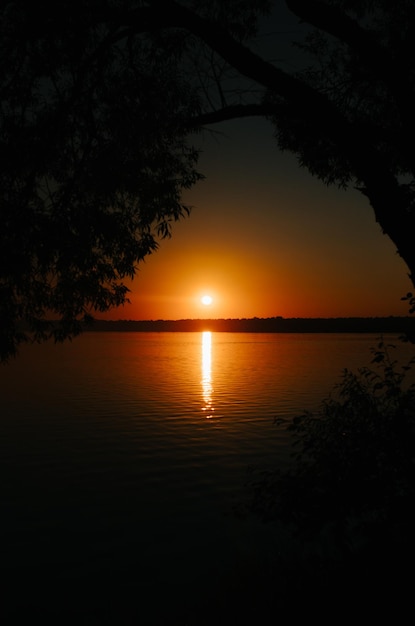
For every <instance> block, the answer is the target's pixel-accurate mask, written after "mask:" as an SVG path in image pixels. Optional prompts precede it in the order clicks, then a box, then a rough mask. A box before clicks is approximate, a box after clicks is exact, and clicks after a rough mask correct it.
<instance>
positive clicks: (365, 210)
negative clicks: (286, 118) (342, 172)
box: [100, 120, 411, 319]
mask: <svg viewBox="0 0 415 626" xmlns="http://www.w3.org/2000/svg"><path fill="white" fill-rule="evenodd" d="M218 130H221V131H222V130H223V132H224V133H225V134H224V135H223V136H221V137H219V138H218V137H216V138H213V137H211V136H208V137H206V138H205V139H204V140H203V149H204V152H203V154H202V156H201V159H200V164H199V169H200V171H202V172H203V173H204V174H205V175H206V177H207V178H206V180H205V181H203V182H201V183H199V184H198V185H197V186H196V187H195V188H194V189H193V190H192V191H191V192H188V193H187V195H186V201H187V202H189V203H191V204H192V205H193V207H194V208H193V210H192V213H191V215H190V217H189V218H187V219H185V220H183V221H181V222H179V223H177V224H176V225H175V226H174V229H173V237H172V238H171V239H170V240H165V241H162V242H161V245H160V249H159V250H158V251H157V252H156V253H154V254H153V255H151V256H150V257H147V260H146V261H145V262H144V263H143V264H142V265H141V268H140V270H139V272H138V275H137V277H136V279H135V281H134V282H133V284H132V293H131V295H130V299H131V304H130V305H126V306H124V307H122V308H121V309H118V310H112V311H110V312H108V313H107V314H106V315H104V316H102V317H105V318H106V319H183V318H199V317H212V318H222V317H224V318H238V317H255V316H257V317H272V316H277V315H282V316H283V317H332V316H336V317H337V316H384V315H406V314H407V311H408V309H407V304H406V303H405V302H401V300H400V298H401V296H402V295H404V294H405V293H406V292H407V291H409V290H411V283H410V281H409V279H408V277H407V269H406V266H405V265H404V263H403V262H402V261H401V260H400V258H399V257H398V256H397V254H396V252H395V249H394V246H393V244H392V243H391V242H390V240H389V239H388V238H387V237H385V236H384V235H382V233H381V231H380V228H379V227H378V225H377V224H376V222H375V220H374V217H373V212H372V209H371V207H370V206H369V204H368V203H367V200H366V199H365V198H364V197H363V196H362V195H361V194H359V193H358V192H356V191H354V190H350V191H348V192H344V191H339V190H337V189H335V188H327V187H325V186H324V185H323V184H322V183H321V182H319V181H317V180H315V179H313V178H312V177H311V176H310V174H308V172H307V171H306V170H302V169H299V168H298V166H297V164H296V162H295V159H294V157H293V156H291V155H290V154H281V153H280V152H279V150H278V148H277V146H276V143H275V141H274V139H273V138H272V127H271V126H270V125H269V124H268V123H267V122H265V121H263V120H238V121H235V122H230V123H227V124H226V127H225V126H224V127H223V128H218ZM205 293H206V294H210V295H211V296H212V298H213V303H212V304H211V305H210V306H209V307H206V306H203V305H202V304H201V302H200V297H201V296H202V295H203V294H205ZM100 317H101V316H100Z"/></svg>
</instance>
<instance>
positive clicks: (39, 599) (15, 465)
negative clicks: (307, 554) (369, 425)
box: [0, 333, 376, 626]
mask: <svg viewBox="0 0 415 626" xmlns="http://www.w3.org/2000/svg"><path fill="white" fill-rule="evenodd" d="M375 343H376V337H375V336H371V335H301V334H295V335H284V334H281V335H279V334H259V335H256V334H236V333H217V334H213V333H212V334H210V333H200V334H199V333H160V334H158V333H89V334H85V335H84V336H82V337H80V338H79V339H77V340H76V341H74V342H73V343H71V344H69V343H68V344H64V345H59V346H53V345H46V346H32V347H28V348H27V349H25V350H24V351H23V353H22V354H21V356H20V357H19V358H18V360H16V361H14V362H12V363H11V364H10V365H8V366H7V367H6V368H3V369H2V370H0V376H1V379H0V392H1V398H2V399H1V431H0V434H1V439H0V446H1V449H0V453H1V459H2V465H3V472H2V498H1V517H2V525H3V538H5V537H6V538H7V540H6V541H4V539H3V552H4V554H3V555H2V566H3V569H4V571H6V573H7V577H8V580H9V582H10V596H9V597H10V598H11V603H15V605H16V607H17V608H16V610H17V611H19V610H23V607H24V608H25V609H27V610H29V612H30V611H31V610H32V609H33V610H34V611H36V610H41V611H43V612H45V614H47V615H51V616H53V615H54V614H55V613H56V614H59V616H60V617H59V620H58V621H59V622H60V623H62V615H63V614H64V615H65V616H68V622H70V621H71V620H70V619H69V616H70V614H71V612H74V613H77V615H78V614H79V613H82V614H83V615H84V616H85V620H84V621H83V622H80V621H79V619H78V620H77V623H85V624H87V623H88V624H89V623H94V624H95V623H107V622H106V621H105V619H106V618H108V623H111V624H115V623H120V624H124V623H125V624H127V623H130V622H129V621H128V619H127V616H130V615H131V614H132V613H133V614H134V615H135V621H133V622H131V623H137V624H138V623H140V624H144V626H146V625H147V624H148V625H152V624H157V625H158V624H182V625H183V626H185V625H186V624H189V625H193V624H195V625H196V624H198V623H202V622H201V621H200V620H199V621H196V620H195V617H194V616H195V614H199V615H200V612H202V614H206V615H207V614H208V612H209V611H212V613H214V609H212V607H215V606H216V605H217V606H221V607H222V608H223V607H224V606H225V605H226V607H227V609H228V610H229V611H231V606H232V600H231V598H232V593H236V592H235V591H234V587H235V588H237V587H240V586H241V585H246V588H250V585H251V583H252V581H251V579H250V577H252V578H255V577H256V576H257V569H259V568H261V570H262V569H263V567H264V564H265V567H267V563H272V557H273V553H274V551H278V550H279V549H280V548H279V546H278V541H280V540H277V539H276V538H275V537H274V534H275V533H272V531H271V529H269V528H268V527H264V526H263V525H261V524H260V523H259V522H257V521H256V520H249V521H246V520H245V521H243V520H239V519H237V518H235V516H234V515H233V514H232V505H233V504H234V503H235V502H237V501H239V499H240V498H241V497H242V495H243V493H244V489H243V483H244V480H245V478H246V470H247V467H248V466H250V465H254V466H255V465H260V466H267V465H268V464H270V463H272V462H273V461H274V460H275V459H283V458H284V456H285V455H286V454H287V440H286V434H285V433H283V432H281V431H279V430H278V429H277V428H276V427H275V426H274V425H273V418H274V417H275V416H277V415H279V416H281V415H285V416H292V415H295V414H298V413H299V412H301V411H302V410H303V409H309V408H313V407H314V406H316V405H317V404H318V402H319V401H320V400H321V399H322V397H324V396H325V395H326V394H327V393H328V392H329V390H330V388H331V387H332V385H333V384H334V383H335V382H338V381H339V379H340V375H341V371H342V369H343V368H344V367H348V368H352V369H355V368H357V367H359V366H362V365H367V364H368V363H369V361H370V358H371V355H370V348H371V347H372V346H373V345H374V344H375ZM270 566H271V565H270ZM241 572H243V573H241ZM241 579H243V581H242V582H241ZM245 579H246V580H245ZM235 581H236V582H235ZM16 590H18V591H16ZM13 594H14V595H13ZM16 594H17V595H16ZM15 596H16V597H15ZM19 607H20V608H19ZM248 609H249V607H247V609H246V610H247V611H248ZM223 610H224V609H223ZM97 615H98V616H99V619H100V620H101V621H99V620H98V621H93V618H92V616H95V617H94V619H95V620H96V619H98V618H96V616H97ZM215 615H216V617H215V620H216V621H215V623H216V624H221V623H222V622H221V621H220V619H219V617H218V616H217V614H215ZM108 616H110V617H108ZM115 616H116V618H115ZM88 620H89V621H88ZM117 620H119V621H118V622H117ZM223 623H227V624H230V623H233V622H232V621H229V617H228V618H227V619H226V620H225V618H224V621H223ZM263 623H264V624H265V623H266V621H265V618H264V620H263Z"/></svg>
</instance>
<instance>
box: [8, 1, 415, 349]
mask: <svg viewBox="0 0 415 626" xmlns="http://www.w3.org/2000/svg"><path fill="white" fill-rule="evenodd" d="M277 4H280V3H277ZM285 4H286V6H287V8H288V9H289V10H290V11H291V12H292V14H294V15H295V16H296V17H297V18H298V19H299V20H300V21H301V22H302V23H303V25H304V24H306V25H308V26H309V28H308V29H306V30H307V33H308V34H307V36H306V37H305V39H304V41H303V43H302V44H301V45H302V52H303V54H304V58H308V59H309V61H308V67H307V69H305V70H303V71H302V72H297V73H292V74H289V73H287V71H286V70H284V69H282V67H279V66H278V63H276V62H269V61H268V60H267V59H266V58H262V57H261V56H259V55H258V54H256V53H254V52H253V51H252V50H253V49H252V48H250V40H251V38H252V37H253V36H254V35H255V32H256V26H257V21H258V18H259V17H260V16H261V15H265V16H266V15H267V12H268V11H270V10H271V9H272V7H273V6H274V3H273V2H271V1H267V0H258V1H256V0H227V1H226V2H223V1H219V0H217V1H216V0H215V1H212V2H202V1H200V0H182V2H174V1H170V0H148V1H144V0H72V1H70V0H62V1H61V2H59V3H56V2H50V0H39V1H38V2H36V3H28V2H25V1H24V0H14V1H13V0H10V1H5V2H2V4H1V22H0V65H1V76H2V78H1V85H0V90H1V98H0V102H1V116H0V124H1V139H0V152H1V163H2V166H1V171H0V191H1V209H0V210H1V220H2V229H1V235H0V237H1V241H0V243H1V247H0V260H1V263H0V356H1V358H3V359H6V358H7V357H8V356H10V355H12V354H14V353H15V351H16V349H17V347H18V345H19V343H20V342H21V341H24V340H26V339H28V338H29V337H31V338H33V337H34V338H35V339H36V340H41V339H45V338H47V337H49V336H54V337H55V338H56V339H62V338H65V337H66V336H71V335H73V334H76V333H77V332H79V330H80V328H81V325H82V322H83V321H84V320H85V319H89V317H90V316H91V315H92V314H93V313H94V311H105V310H108V309H109V308H111V307H113V306H116V305H119V304H122V303H123V302H125V301H126V298H127V295H128V289H127V288H126V286H125V285H124V284H123V279H124V278H126V277H133V276H134V274H135V272H136V269H137V265H138V263H139V262H140V261H141V260H142V259H143V258H144V257H145V256H146V255H148V254H150V253H151V252H153V251H154V250H155V249H156V248H157V245H158V241H159V239H160V238H162V237H165V236H167V235H169V233H170V226H171V223H172V221H175V220H177V219H179V218H180V217H182V216H183V215H185V214H186V213H187V212H188V207H186V206H184V205H183V203H182V200H181V195H182V191H183V189H186V188H188V187H190V186H191V185H193V184H194V183H195V182H196V181H197V180H198V179H199V178H200V174H199V173H198V172H197V170H196V165H197V150H195V149H194V148H193V147H192V144H191V137H192V133H194V132H195V131H198V130H200V129H201V128H204V127H208V126H209V124H210V123H212V122H218V121H221V120H227V119H232V118H235V117H242V116H248V115H259V116H264V117H266V118H268V119H270V120H271V121H272V122H273V123H274V128H275V135H276V139H277V142H278V145H279V147H280V148H282V149H286V150H290V151H292V152H294V153H295V154H296V155H297V156H298V159H299V163H300V164H301V165H303V166H305V167H307V168H308V169H309V170H310V172H311V173H312V174H314V175H316V176H317V177H319V178H320V179H321V180H322V181H324V182H325V183H327V184H337V185H339V186H343V187H346V186H348V185H353V186H356V187H358V188H359V189H360V190H361V191H362V193H364V194H365V195H366V196H367V197H368V200H369V202H370V204H371V206H372V207H373V210H374V213H375V218H376V220H377V221H378V222H379V224H380V226H381V228H382V229H383V231H384V232H385V233H386V234H387V235H388V236H389V237H390V238H391V239H392V241H393V242H394V243H395V245H396V247H397V250H398V252H399V254H400V255H401V256H402V258H403V259H404V261H405V262H406V264H407V266H408V268H409V271H410V276H411V279H412V281H413V282H414V280H415V247H414V246H413V242H412V235H413V232H414V215H415V214H414V173H415V157H414V152H413V147H412V143H413V137H414V124H415V121H414V117H413V111H414V110H415V106H414V105H415V89H414V81H415V54H414V52H415V50H414V48H415V32H414V31H415V5H414V2H413V0H402V1H401V2H399V3H397V2H393V1H392V0H359V1H356V2H352V1H347V2H346V1H343V0H286V2H285ZM275 37H276V38H277V37H278V35H275ZM235 80H236V81H237V82H236V83H235ZM235 84H237V86H238V88H237V89H236V88H235ZM252 86H254V87H255V88H254V89H252ZM48 320H59V323H58V324H52V323H51V322H50V321H48Z"/></svg>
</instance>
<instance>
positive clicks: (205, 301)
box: [200, 296, 212, 306]
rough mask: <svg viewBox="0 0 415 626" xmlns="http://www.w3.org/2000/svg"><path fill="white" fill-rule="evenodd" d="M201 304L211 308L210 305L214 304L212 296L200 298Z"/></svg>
mask: <svg viewBox="0 0 415 626" xmlns="http://www.w3.org/2000/svg"><path fill="white" fill-rule="evenodd" d="M200 302H201V303H202V304H204V305H205V306H209V304H212V297H211V296H202V298H200Z"/></svg>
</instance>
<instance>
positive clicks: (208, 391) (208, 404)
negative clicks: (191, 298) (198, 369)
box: [201, 330, 215, 419]
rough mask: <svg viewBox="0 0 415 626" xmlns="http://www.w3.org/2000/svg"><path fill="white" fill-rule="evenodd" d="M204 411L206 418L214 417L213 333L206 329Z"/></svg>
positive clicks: (203, 349) (203, 386) (203, 356)
mask: <svg viewBox="0 0 415 626" xmlns="http://www.w3.org/2000/svg"><path fill="white" fill-rule="evenodd" d="M201 382H202V396H203V406H202V411H204V412H205V413H206V418H208V419H209V418H211V417H213V412H214V410H215V409H214V408H213V386H212V333H211V332H210V331H209V330H206V331H204V332H203V333H202V381H201Z"/></svg>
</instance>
